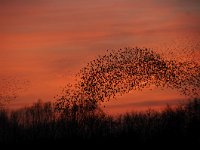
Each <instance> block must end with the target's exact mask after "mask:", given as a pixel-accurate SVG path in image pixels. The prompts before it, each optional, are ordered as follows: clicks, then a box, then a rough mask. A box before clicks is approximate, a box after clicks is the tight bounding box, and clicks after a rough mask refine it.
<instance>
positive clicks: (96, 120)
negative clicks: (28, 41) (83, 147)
mask: <svg viewBox="0 0 200 150" xmlns="http://www.w3.org/2000/svg"><path fill="white" fill-rule="evenodd" d="M74 142H76V143H78V142H80V143H97V144H98V143H99V144H102V143H109V144H111V143H113V144H122V143H124V144H126V145H127V144H130V145H132V146H133V145H138V144H176V145H178V144H180V145H184V144H192V145H195V144H198V143H199V144H200V100H199V99H194V100H192V101H189V102H188V103H187V104H184V105H180V106H177V107H176V108H170V107H166V109H165V110H163V111H162V112H157V111H153V110H148V111H146V112H134V113H127V114H124V115H121V116H117V117H111V116H108V115H106V114H104V113H103V112H102V111H101V110H100V109H96V110H94V111H90V112H82V113H78V112H75V111H74V112H68V113H67V112H65V113H58V112H57V111H56V110H55V109H54V106H53V104H51V103H41V102H38V103H36V104H34V105H33V106H32V107H27V108H23V109H20V110H17V111H12V112H8V111H6V110H1V111H0V143H1V145H2V144H34V143H37V144H45V143H46V144H59V145H60V144H64V145H69V144H72V143H74Z"/></svg>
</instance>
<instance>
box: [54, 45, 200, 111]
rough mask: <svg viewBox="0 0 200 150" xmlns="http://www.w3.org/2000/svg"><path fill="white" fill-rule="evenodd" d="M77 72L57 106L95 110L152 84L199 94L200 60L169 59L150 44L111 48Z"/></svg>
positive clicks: (185, 92)
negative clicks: (115, 98) (112, 99)
mask: <svg viewBox="0 0 200 150" xmlns="http://www.w3.org/2000/svg"><path fill="white" fill-rule="evenodd" d="M77 76H78V80H77V83H76V84H75V86H74V87H72V86H71V85H68V86H66V88H64V89H63V94H62V96H61V97H60V98H59V99H58V100H57V106H58V109H61V110H62V109H66V108H67V109H69V108H72V107H73V109H77V108H80V107H81V108H84V109H87V110H93V109H95V108H96V107H97V106H98V104H99V103H100V102H104V101H109V100H110V99H111V98H114V97H116V96H117V95H123V94H125V93H128V92H130V91H133V90H142V89H143V88H146V87H149V86H151V85H154V86H156V87H166V88H172V89H176V90H178V91H180V93H182V94H184V95H187V96H190V97H199V96H200V95H199V93H200V92H199V91H200V66H199V64H197V63H195V62H192V61H185V62H180V61H176V60H175V59H174V60H166V59H164V58H163V57H162V56H161V55H160V54H159V53H157V52H155V51H153V50H151V49H147V48H138V47H135V48H124V49H119V50H112V51H108V52H107V53H106V54H105V55H102V56H99V57H98V58H96V59H95V60H93V61H90V62H89V63H88V64H87V66H85V67H84V68H82V69H81V70H80V72H79V73H78V75H77ZM75 106H76V107H75Z"/></svg>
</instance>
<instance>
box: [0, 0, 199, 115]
mask: <svg viewBox="0 0 200 150" xmlns="http://www.w3.org/2000/svg"><path fill="white" fill-rule="evenodd" d="M199 43H200V1H199V0H101V1H99V0H84V1H83V0H73V1H68V0H29V1H27V0H9V1H8V0H0V81H1V84H2V85H3V84H4V82H3V81H5V80H6V81H7V80H9V79H10V78H12V80H13V78H15V79H16V80H17V81H18V82H19V83H20V84H23V83H24V82H26V81H28V84H29V86H28V87H27V85H26V86H25V87H26V88H25V90H20V91H18V92H16V93H17V95H18V98H17V99H16V100H15V101H13V102H11V103H10V104H9V107H11V108H20V107H23V106H27V105H30V104H32V103H33V102H35V101H37V100H38V99H42V100H43V101H52V100H53V97H54V96H55V95H56V94H57V93H59V91H60V90H61V89H62V87H63V86H64V85H66V84H67V83H68V82H74V76H75V74H76V73H77V72H78V71H79V70H80V69H81V68H82V67H83V66H84V65H86V64H87V62H88V61H90V60H92V59H95V58H96V57H97V56H98V55H100V54H104V53H105V52H106V50H107V49H119V48H123V47H127V46H129V47H135V46H139V47H150V48H153V49H156V50H157V51H159V52H164V53H169V52H170V51H172V52H174V53H175V54H176V56H177V57H180V58H181V59H183V56H184V53H185V52H187V51H190V50H192V51H193V52H194V53H195V54H194V58H192V59H194V60H197V61H198V59H199V58H200V57H199V56H200V55H199V52H200V51H199V50H200V44H199ZM26 83H27V82H26ZM10 84H11V85H10V86H12V83H10ZM2 87H4V86H0V88H2ZM20 89H21V87H20ZM1 90H2V89H1ZM5 90H6V88H5V87H4V91H5ZM0 94H1V93H0ZM180 99H181V100H182V99H186V97H185V96H183V95H180V94H179V93H178V92H177V91H173V90H171V89H166V90H160V89H157V88H156V89H154V90H152V91H149V90H148V89H144V91H142V92H138V91H134V92H131V93H129V94H127V95H124V96H122V97H119V98H118V99H117V100H113V101H110V102H109V103H107V104H105V105H106V108H105V110H106V111H108V112H111V113H119V112H125V111H130V110H133V109H135V110H138V109H139V110H141V109H143V108H146V107H156V108H160V107H161V106H164V105H166V104H167V103H169V104H175V103H178V102H179V100H180Z"/></svg>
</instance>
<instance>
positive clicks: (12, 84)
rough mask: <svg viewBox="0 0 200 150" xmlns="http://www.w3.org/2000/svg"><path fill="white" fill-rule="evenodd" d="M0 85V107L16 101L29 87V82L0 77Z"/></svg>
mask: <svg viewBox="0 0 200 150" xmlns="http://www.w3.org/2000/svg"><path fill="white" fill-rule="evenodd" d="M0 83H1V84H0V107H4V106H5V105H6V104H8V103H9V102H10V101H12V100H14V99H16V98H17V96H18V94H19V93H20V92H22V91H24V90H26V89H27V87H28V86H29V81H26V80H25V81H21V80H20V79H18V78H16V77H2V78H1V79H0Z"/></svg>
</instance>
